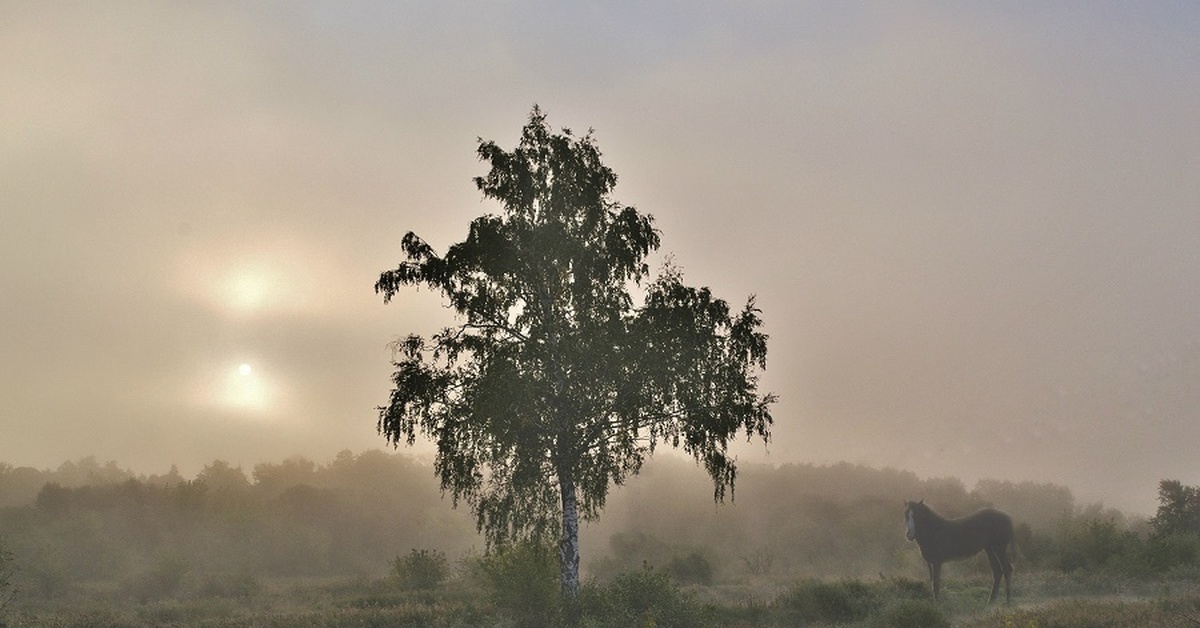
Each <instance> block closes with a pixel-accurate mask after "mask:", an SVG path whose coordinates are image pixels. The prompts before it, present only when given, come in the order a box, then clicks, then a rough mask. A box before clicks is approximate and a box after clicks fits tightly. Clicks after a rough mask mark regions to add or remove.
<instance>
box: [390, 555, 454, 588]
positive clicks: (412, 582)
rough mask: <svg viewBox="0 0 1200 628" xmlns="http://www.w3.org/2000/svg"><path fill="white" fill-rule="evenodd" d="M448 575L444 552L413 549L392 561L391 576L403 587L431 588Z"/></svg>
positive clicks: (447, 563)
mask: <svg viewBox="0 0 1200 628" xmlns="http://www.w3.org/2000/svg"><path fill="white" fill-rule="evenodd" d="M449 576H450V561H448V560H447V559H446V553H445V552H439V551H437V550H432V551H431V550H427V549H422V550H417V549H415V548H414V549H413V550H412V551H410V552H409V553H408V554H406V555H404V556H397V557H396V560H395V561H393V562H392V578H394V579H395V580H396V582H397V583H399V585H400V586H401V587H402V588H405V589H432V588H435V587H437V586H438V585H439V584H441V583H442V582H443V581H445V580H446V578H447V577H449Z"/></svg>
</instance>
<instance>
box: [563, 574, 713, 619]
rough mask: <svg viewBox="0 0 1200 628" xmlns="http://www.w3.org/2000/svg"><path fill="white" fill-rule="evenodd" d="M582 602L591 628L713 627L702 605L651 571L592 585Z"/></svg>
mask: <svg viewBox="0 0 1200 628" xmlns="http://www.w3.org/2000/svg"><path fill="white" fill-rule="evenodd" d="M579 598H580V599H579V604H580V607H581V612H582V615H583V617H584V619H585V625H587V626H596V627H598V628H599V627H610V626H611V627H612V628H624V627H626V626H656V627H659V628H670V627H672V626H679V627H681V628H690V627H693V626H702V625H704V624H706V623H709V622H708V621H707V619H708V618H707V617H706V616H705V613H704V610H703V609H702V608H701V607H700V605H699V604H697V603H696V602H695V601H694V600H693V599H692V598H691V597H690V596H687V595H685V594H684V593H682V592H680V591H679V589H678V588H677V587H676V586H675V585H674V584H673V583H672V582H671V579H670V577H669V576H668V575H667V573H666V572H664V571H658V570H655V569H653V568H650V567H644V568H642V569H640V570H637V571H632V572H627V573H623V574H620V575H618V576H616V577H615V578H613V579H612V581H610V582H608V583H607V584H603V585H597V584H590V585H588V586H586V587H584V588H583V589H582V590H581V591H580V595H579Z"/></svg>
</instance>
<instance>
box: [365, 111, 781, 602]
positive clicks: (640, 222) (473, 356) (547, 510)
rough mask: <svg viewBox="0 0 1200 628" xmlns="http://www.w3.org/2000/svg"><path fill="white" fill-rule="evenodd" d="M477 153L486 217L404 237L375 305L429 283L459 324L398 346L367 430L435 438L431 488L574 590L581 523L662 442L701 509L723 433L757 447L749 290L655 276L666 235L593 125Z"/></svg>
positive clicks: (758, 349) (765, 411)
mask: <svg viewBox="0 0 1200 628" xmlns="http://www.w3.org/2000/svg"><path fill="white" fill-rule="evenodd" d="M478 155H479V158H480V159H481V160H482V161H483V162H485V163H486V164H488V165H489V166H490V170H489V171H488V173H487V174H486V175H485V176H482V177H477V178H475V185H476V186H477V187H478V189H479V190H480V192H482V194H483V196H484V197H485V198H486V199H490V200H492V201H496V202H497V203H498V204H499V212H498V213H495V214H487V215H484V216H480V217H479V218H476V219H475V220H474V221H473V222H472V223H471V225H470V228H469V230H468V233H467V236H466V239H465V240H463V241H462V242H459V243H457V244H454V245H452V246H450V247H449V248H448V249H447V250H446V251H445V252H444V253H439V252H437V251H435V249H434V247H433V246H431V245H430V244H429V243H427V242H426V241H424V240H422V239H421V238H420V237H418V236H417V235H416V234H414V233H412V232H409V233H408V234H406V235H405V236H404V237H403V239H402V241H401V252H402V253H403V259H402V261H401V262H400V263H399V265H398V266H397V267H396V268H394V269H392V270H387V271H385V272H383V273H382V274H381V275H380V277H379V280H378V282H377V283H376V284H375V290H376V292H377V293H380V294H382V296H383V300H384V302H389V301H390V300H391V299H392V298H393V297H395V296H396V295H397V294H398V293H399V292H400V291H401V289H403V288H408V287H421V286H424V287H427V288H429V289H432V290H433V291H435V292H437V293H439V294H440V295H441V296H442V297H443V298H444V299H445V301H446V303H447V304H448V305H449V306H450V307H451V308H452V309H453V310H454V312H455V314H456V316H455V319H454V322H453V324H451V325H449V326H448V327H446V328H444V329H443V330H441V331H440V332H438V333H435V334H432V335H431V336H429V337H422V336H419V335H409V336H407V337H404V338H402V339H399V340H397V341H396V342H395V345H394V350H395V354H394V358H393V366H394V374H393V376H392V381H393V384H394V387H393V389H392V391H391V395H390V398H389V399H388V402H387V403H386V404H385V405H383V406H381V407H380V408H379V419H378V426H377V427H378V430H379V432H380V433H381V434H382V435H383V436H384V437H386V439H387V440H388V442H389V444H392V445H393V446H399V445H400V444H401V443H405V444H408V445H412V444H413V443H414V442H415V440H416V439H417V437H418V436H420V437H423V438H428V439H429V440H431V441H432V442H433V443H434V444H436V447H437V453H436V458H435V461H434V468H435V472H436V474H437V475H438V476H439V478H440V481H441V486H442V489H443V491H444V492H445V493H448V494H449V495H450V496H451V498H452V499H453V501H454V503H455V504H456V505H457V504H458V503H459V502H460V501H465V502H466V503H467V504H469V505H470V507H471V509H472V512H473V513H474V515H475V517H476V522H477V525H478V528H479V530H480V532H482V533H483V534H484V536H485V538H486V540H487V542H488V544H489V546H497V545H503V544H505V543H508V542H511V541H513V540H517V539H525V538H530V537H540V538H557V539H558V541H559V562H560V567H561V583H562V590H563V593H564V595H566V596H568V597H571V596H574V595H575V593H576V592H577V591H578V587H579V522H580V519H581V518H582V519H584V520H588V519H592V518H595V517H597V516H598V515H599V514H600V512H601V510H602V509H603V507H604V503H605V499H606V497H607V496H608V492H609V489H610V487H611V486H612V485H613V484H621V483H622V482H624V481H625V480H626V479H627V478H629V477H630V476H631V475H634V474H637V473H638V471H639V470H640V469H641V467H642V464H643V463H644V462H645V460H646V459H647V458H648V457H649V456H650V455H651V454H652V453H653V452H654V450H655V447H656V446H659V445H664V444H665V445H670V446H671V447H675V448H680V449H682V450H683V451H685V452H687V453H688V454H690V455H691V456H692V457H694V458H695V460H696V461H697V462H698V463H699V464H701V465H703V467H704V469H705V470H706V471H707V472H708V474H709V475H710V476H711V477H712V480H713V486H714V499H716V500H721V499H723V498H724V496H725V494H726V492H727V491H730V492H731V491H732V489H733V486H734V481H735V479H736V475H737V467H736V465H735V460H734V459H733V457H732V456H731V455H730V453H729V451H728V446H729V444H730V442H731V440H733V439H735V438H739V437H740V436H741V435H744V436H745V437H746V438H747V439H754V438H759V439H762V440H763V442H766V441H767V440H769V438H770V428H771V425H772V418H771V414H770V406H771V404H772V403H773V402H774V401H775V397H774V395H772V394H760V392H759V390H758V386H759V379H758V377H759V374H760V373H761V371H762V370H763V369H765V368H766V357H767V336H766V334H764V333H763V332H762V331H761V326H762V321H761V318H760V311H759V309H758V308H756V307H755V304H754V299H753V297H751V298H750V299H748V301H747V303H746V305H745V306H744V307H742V308H741V309H733V308H731V307H730V306H729V304H728V303H727V302H725V301H723V300H721V299H719V298H717V297H715V296H714V295H713V294H712V293H711V291H710V290H709V289H708V288H695V287H690V286H687V285H685V284H684V282H683V277H682V274H681V273H680V272H679V270H678V269H677V268H675V267H673V266H672V265H667V266H666V268H665V269H664V270H662V271H661V272H659V273H658V274H657V276H655V277H653V278H651V277H650V272H649V267H648V263H647V257H648V256H649V255H650V254H651V253H652V252H653V251H655V250H656V249H658V247H659V244H660V234H659V232H658V231H657V229H655V227H654V221H653V218H652V217H651V216H650V215H648V214H642V213H639V212H638V211H637V210H636V209H635V208H633V207H630V206H623V205H620V204H618V203H616V202H614V201H613V200H612V199H611V197H610V194H611V192H612V190H613V187H614V185H615V184H616V181H617V177H616V174H615V173H614V172H613V171H612V170H611V169H609V168H608V167H606V166H605V165H604V164H603V163H602V161H601V153H600V150H599V148H598V147H597V145H596V142H595V140H594V137H593V134H592V132H591V131H589V132H588V133H587V134H585V135H582V136H580V135H576V134H573V133H572V132H571V131H570V130H568V129H563V130H562V131H561V132H552V130H551V129H550V127H549V126H548V125H547V123H546V118H545V115H544V114H543V113H542V112H541V111H540V110H539V109H538V108H537V107H534V108H533V111H532V112H531V114H530V116H529V121H528V123H527V124H526V125H525V126H524V128H523V130H522V132H521V138H520V141H519V143H518V145H517V146H516V147H515V148H514V149H513V150H511V151H508V150H504V149H502V148H500V147H499V146H497V145H496V144H495V143H494V142H492V141H484V140H482V139H481V140H480V141H479V145H478ZM731 496H732V493H731Z"/></svg>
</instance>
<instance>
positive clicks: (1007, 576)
mask: <svg viewBox="0 0 1200 628" xmlns="http://www.w3.org/2000/svg"><path fill="white" fill-rule="evenodd" d="M999 554H1000V566H1001V567H1002V568H1003V569H1004V602H1005V603H1008V602H1011V601H1012V596H1011V595H1010V593H1009V581H1010V580H1012V572H1013V566H1012V561H1011V560H1009V558H1008V547H1002V548H1000V552H999Z"/></svg>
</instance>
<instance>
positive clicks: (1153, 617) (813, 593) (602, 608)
mask: <svg viewBox="0 0 1200 628" xmlns="http://www.w3.org/2000/svg"><path fill="white" fill-rule="evenodd" d="M511 576H512V574H508V575H507V576H506V577H507V578H508V580H507V581H506V582H504V583H496V582H495V581H493V582H491V583H489V582H487V581H486V578H481V577H479V576H478V574H476V575H470V574H466V575H463V574H459V575H457V576H455V577H452V578H449V579H448V580H446V581H445V582H443V583H441V584H439V585H437V586H436V587H434V588H431V589H419V590H414V589H405V588H404V587H403V586H402V585H399V584H398V583H397V582H396V580H395V579H393V578H384V579H365V578H359V579H340V580H329V579H322V580H274V581H269V582H263V583H259V582H257V581H254V580H253V579H248V578H247V577H244V576H243V577H241V581H240V582H239V578H238V577H229V578H226V579H224V580H222V581H219V582H218V581H213V580H212V579H196V580H195V581H187V582H185V583H184V585H183V586H182V587H181V588H180V589H179V590H178V591H176V592H175V593H173V594H171V595H169V596H161V597H158V598H157V599H144V600H138V599H136V597H137V596H133V597H131V595H130V591H129V590H128V588H127V587H121V586H117V585H114V584H111V583H95V584H91V585H87V586H78V587H74V588H72V589H71V590H70V591H67V592H65V593H64V594H62V595H60V596H56V597H55V598H53V599H29V598H23V597H22V596H21V595H20V594H19V592H18V595H17V596H16V597H14V599H13V600H12V601H11V602H10V604H9V605H8V608H6V609H5V611H4V614H3V620H4V621H5V622H6V625H7V626H29V627H55V628H68V627H81V628H82V627H85V626H86V627H142V626H199V627H213V628H217V627H221V628H233V627H247V628H250V627H276V626H278V627H281V628H282V627H285V626H286V627H293V626H299V627H304V626H347V627H349V626H359V627H371V626H381V627H382V626H438V627H468V626H511V627H519V626H553V625H562V624H563V623H565V622H566V617H567V616H568V615H569V614H570V611H569V610H567V609H563V608H561V607H560V605H559V604H557V603H556V599H557V595H556V588H555V585H554V582H553V581H552V579H548V578H544V577H542V578H535V579H525V580H522V579H521V578H519V577H517V578H513V577H511ZM1015 585H1016V586H1015V587H1014V589H1015V590H1014V599H1013V602H1012V603H1011V604H997V605H994V606H990V607H989V606H987V605H986V599H987V595H988V590H989V586H990V581H989V580H988V579H986V578H983V577H979V576H967V577H962V578H958V579H957V580H952V581H949V582H947V583H946V590H945V594H944V597H943V599H942V600H941V601H940V602H939V603H938V604H936V605H935V604H933V603H932V601H930V600H929V599H928V592H927V589H926V586H925V583H924V582H921V581H919V580H915V579H909V578H892V579H875V580H853V579H840V580H819V579H805V580H793V581H787V580H786V579H779V580H774V579H770V578H765V577H764V578H761V579H757V580H753V581H749V580H748V581H744V582H728V583H721V584H716V585H711V586H688V587H678V586H676V585H675V584H673V583H671V582H670V581H669V579H668V578H667V577H666V575H665V574H664V573H661V572H656V571H651V570H643V571H640V572H634V573H628V574H623V575H621V576H619V577H617V578H614V579H613V580H611V581H609V582H607V583H603V584H599V583H589V584H588V585H586V586H585V587H584V590H583V591H582V592H581V595H580V599H579V604H578V606H577V607H576V608H575V611H574V612H575V614H577V615H578V616H579V618H580V619H579V623H580V625H583V626H591V627H596V628H599V627H610V626H611V627H618V626H619V627H633V626H654V627H656V628H665V627H668V626H680V627H690V626H731V627H752V626H851V627H864V628H884V627H892V626H894V627H908V626H911V627H917V626H920V627H925V628H936V627H937V626H947V627H949V626H961V627H964V628H985V627H989V628H990V627H996V628H1000V627H1003V628H1066V627H1080V628H1083V627H1093V626H1112V627H1123V626H1145V627H1182V626H1200V584H1197V581H1196V580H1194V579H1191V578H1177V579H1172V580H1153V581H1150V580H1127V579H1122V578H1116V577H1104V576H1095V575H1078V576H1076V575H1066V574H1062V573H1058V572H1046V573H1033V574H1023V575H1022V577H1021V578H1019V579H1017V580H1016V582H1015Z"/></svg>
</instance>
